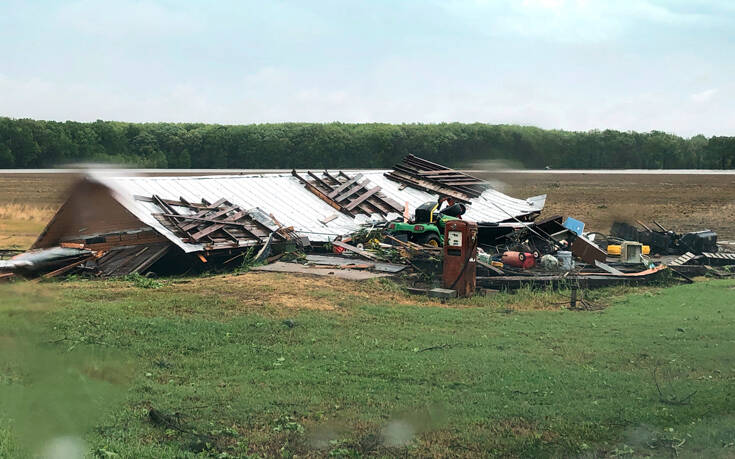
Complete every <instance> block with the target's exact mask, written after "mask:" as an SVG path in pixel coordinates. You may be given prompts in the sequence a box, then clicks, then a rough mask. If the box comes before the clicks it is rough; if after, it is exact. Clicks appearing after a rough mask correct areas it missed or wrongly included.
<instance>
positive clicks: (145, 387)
mask: <svg viewBox="0 0 735 459" xmlns="http://www.w3.org/2000/svg"><path fill="white" fill-rule="evenodd" d="M734 288H735V283H733V282H732V281H710V282H706V283H700V284H694V285H689V286H679V287H673V288H668V289H661V290H656V289H649V290H645V291H643V292H642V293H631V292H623V291H620V290H615V291H609V292H603V293H601V294H598V297H597V298H595V299H594V301H596V302H598V303H601V302H604V303H605V304H607V305H608V307H607V308H606V309H604V310H602V311H596V312H579V311H578V312H574V311H566V310H562V309H561V307H560V306H559V305H558V304H556V303H558V302H561V301H564V297H563V296H561V295H556V294H533V295H532V294H529V293H521V294H519V295H516V296H506V295H498V296H496V297H492V298H485V299H473V300H471V301H458V302H456V303H453V304H450V305H447V306H441V305H438V304H435V303H429V302H427V301H425V300H422V299H417V298H415V297H408V296H405V295H403V294H402V293H401V292H400V291H399V290H398V289H396V288H395V286H394V285H392V284H390V283H386V282H375V283H363V284H356V283H348V282H339V281H335V280H331V279H330V280H322V279H308V278H304V277H296V276H286V275H278V274H255V273H250V274H245V275H242V276H226V277H223V276H221V277H210V278H199V279H191V280H186V281H181V280H178V281H177V280H171V281H160V282H159V281H146V280H141V279H133V280H132V281H122V280H121V281H99V282H88V281H87V282H85V281H71V282H59V283H51V284H40V285H32V284H28V283H25V284H17V285H5V286H0V369H1V371H0V457H25V456H30V455H33V454H37V453H39V452H44V451H45V452H46V453H48V452H49V451H55V452H57V453H58V452H66V453H67V454H71V453H70V452H73V451H75V450H81V451H86V452H87V453H88V454H90V455H92V456H94V457H131V458H133V457H135V458H140V457H189V456H196V455H203V456H212V457H240V456H247V455H251V456H264V457H272V456H285V457H290V456H294V455H298V456H300V457H304V456H327V455H331V456H338V457H354V456H361V455H378V456H395V455H408V456H419V457H427V456H429V457H430V456H436V457H445V456H479V457H484V456H488V455H494V456H522V457H531V456H589V457H593V456H630V455H634V456H647V455H653V456H662V457H668V456H672V455H675V454H679V455H682V456H700V457H732V456H733V454H735V392H734V391H735V385H734V384H733V382H735V329H734V328H733V323H735V302H733V301H732V299H733V298H734V297H735V290H733V289H734ZM657 385H658V389H657ZM151 409H155V410H156V411H154V416H153V418H151V416H150V415H149V413H150V410H151Z"/></svg>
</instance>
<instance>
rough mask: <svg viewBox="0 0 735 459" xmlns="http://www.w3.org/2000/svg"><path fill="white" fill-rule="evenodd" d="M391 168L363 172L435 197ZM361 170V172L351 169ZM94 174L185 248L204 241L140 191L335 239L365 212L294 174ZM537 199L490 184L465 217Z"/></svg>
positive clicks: (401, 195)
mask: <svg viewBox="0 0 735 459" xmlns="http://www.w3.org/2000/svg"><path fill="white" fill-rule="evenodd" d="M385 172H387V171H376V170H368V171H362V172H359V173H362V174H363V176H364V177H365V178H366V179H368V180H370V182H372V183H373V184H374V185H378V186H380V187H381V191H382V192H383V193H384V194H385V195H386V196H387V197H389V198H391V199H393V200H395V201H397V202H398V203H400V204H401V205H404V204H405V203H406V202H408V207H409V209H412V210H413V209H414V208H416V207H417V206H419V205H421V204H423V203H424V202H427V201H435V200H436V199H437V195H435V194H431V193H427V192H424V191H421V190H417V189H414V188H411V187H405V188H404V189H399V188H400V187H401V186H402V185H401V184H400V183H398V182H394V181H392V180H389V179H388V178H386V177H385V176H384V175H383V174H384V173H385ZM353 173H358V172H357V171H355V172H351V174H353ZM90 177H91V179H93V180H95V181H98V182H100V183H102V184H103V185H106V186H108V187H109V188H110V189H111V190H112V191H113V195H114V197H115V198H116V199H117V200H118V201H119V202H120V203H121V204H122V205H123V206H124V207H125V208H127V209H128V210H129V211H130V212H131V213H133V214H134V215H135V216H137V217H138V218H139V219H140V220H141V221H142V222H144V223H145V224H147V225H149V226H151V227H153V228H154V229H156V230H157V231H159V232H160V233H161V234H163V235H164V236H165V237H167V238H168V239H170V240H171V241H172V242H173V243H175V244H176V245H178V246H179V247H181V248H182V249H183V250H184V251H186V252H194V251H199V250H202V249H203V246H202V244H189V243H185V242H182V241H181V240H180V239H179V238H178V237H176V236H175V235H174V234H173V233H172V232H171V231H169V230H167V229H166V228H165V227H164V226H163V225H161V223H159V222H158V220H156V218H155V217H153V215H152V214H153V213H156V212H160V209H158V207H157V206H155V205H154V204H152V203H148V202H145V201H138V200H136V199H134V196H135V195H140V196H152V195H154V194H155V195H158V196H160V197H161V198H164V199H176V200H178V199H179V198H181V197H183V198H184V199H186V200H188V201H191V202H201V200H202V199H206V200H207V201H209V202H215V201H217V200H218V199H220V198H225V199H227V200H229V201H230V202H232V203H233V204H236V205H238V206H240V207H242V208H245V209H251V208H254V207H259V208H261V209H263V210H264V211H266V212H268V213H270V214H272V215H273V216H274V217H275V218H276V220H278V221H279V222H280V223H281V224H283V225H285V226H293V227H294V229H295V231H296V232H297V233H299V234H302V235H304V236H307V237H308V238H309V239H310V240H312V241H315V242H326V241H330V240H333V239H334V238H335V237H336V236H339V235H343V234H348V233H351V232H354V231H357V230H358V229H359V228H360V226H361V225H360V223H364V222H365V220H367V219H365V218H364V217H358V218H351V217H349V216H347V215H345V214H343V213H341V212H338V211H337V210H335V209H334V208H333V207H331V206H330V205H329V204H327V203H326V202H324V201H322V200H321V199H320V198H319V197H317V196H315V195H314V194H313V193H311V192H310V191H309V190H307V189H306V187H304V185H303V184H302V183H301V182H300V181H299V180H298V179H297V178H296V177H293V176H292V175H291V174H260V175H224V176H202V177H142V176H124V177H112V176H109V175H90ZM539 210H540V208H539V207H538V200H536V201H531V200H529V201H526V200H522V199H515V198H511V197H510V196H506V195H504V194H503V193H500V192H498V191H495V190H492V189H489V190H487V191H485V192H484V193H483V194H482V195H481V196H480V197H479V198H476V199H473V200H472V203H471V205H470V206H469V208H468V211H467V214H466V218H467V219H468V220H473V221H478V222H497V221H501V220H506V219H508V218H510V217H511V216H513V217H516V216H520V215H524V214H528V213H531V212H536V211H539ZM330 215H337V218H336V219H334V220H332V221H330V222H329V223H327V224H326V225H325V224H323V223H321V222H320V221H319V220H323V219H325V218H326V217H328V216H330Z"/></svg>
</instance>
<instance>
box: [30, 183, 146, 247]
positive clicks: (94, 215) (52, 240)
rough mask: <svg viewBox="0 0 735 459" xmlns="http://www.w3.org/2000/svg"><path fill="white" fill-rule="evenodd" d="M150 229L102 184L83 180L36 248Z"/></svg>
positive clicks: (74, 189) (45, 231) (37, 242)
mask: <svg viewBox="0 0 735 459" xmlns="http://www.w3.org/2000/svg"><path fill="white" fill-rule="evenodd" d="M142 228H150V227H149V226H148V225H145V224H144V223H143V222H141V221H140V220H138V218H137V217H135V216H134V215H133V214H131V213H130V212H129V211H128V210H127V209H125V208H124V207H123V206H122V205H120V204H119V203H118V202H117V201H116V200H115V199H114V198H113V197H112V196H111V195H110V191H109V190H108V189H107V188H106V187H105V186H103V185H100V184H98V183H93V182H88V181H83V182H80V183H79V184H78V185H76V186H75V187H74V188H73V190H72V193H71V196H69V199H68V200H67V201H66V202H65V203H64V205H63V206H62V207H61V209H59V211H58V212H57V213H56V215H55V216H54V218H53V219H52V220H51V222H50V223H49V224H48V226H47V227H46V229H45V230H44V232H43V233H42V234H41V236H39V238H38V240H37V241H36V242H35V244H33V248H42V247H51V246H54V245H58V244H59V243H60V242H61V241H62V240H73V239H76V238H79V237H82V236H90V235H95V234H104V233H114V232H119V231H129V230H137V229H142Z"/></svg>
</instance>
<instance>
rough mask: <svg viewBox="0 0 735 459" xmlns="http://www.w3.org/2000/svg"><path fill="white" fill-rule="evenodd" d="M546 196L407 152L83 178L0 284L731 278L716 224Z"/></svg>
mask: <svg viewBox="0 0 735 459" xmlns="http://www.w3.org/2000/svg"><path fill="white" fill-rule="evenodd" d="M545 199H546V196H545V195H543V196H536V197H531V198H528V199H525V200H522V199H515V198H511V197H509V196H506V195H504V194H502V193H500V192H498V191H496V190H494V189H492V187H491V186H490V185H489V184H488V183H487V182H485V181H483V180H481V179H479V178H477V177H474V176H472V175H469V174H467V173H464V172H461V171H457V170H454V169H450V168H448V167H445V166H442V165H440V164H436V163H433V162H431V161H428V160H425V159H422V158H418V157H416V156H413V155H409V156H407V157H405V158H403V159H402V160H401V161H400V162H399V163H398V164H396V165H395V167H394V168H393V169H392V170H390V171H350V172H345V171H328V170H324V171H321V172H313V171H310V170H307V171H296V170H293V171H291V173H290V174H262V175H251V176H211V177H107V176H93V175H90V176H89V177H87V178H86V179H85V180H83V181H82V182H80V183H79V184H78V185H77V186H76V188H75V189H74V190H73V192H72V194H71V196H70V197H69V199H68V200H67V202H66V203H65V204H64V205H63V206H62V208H61V209H60V210H59V211H58V212H57V214H56V215H55V216H54V218H53V219H52V220H51V222H49V224H48V226H47V227H46V229H45V230H44V232H43V233H42V234H41V235H40V236H39V238H38V240H37V241H36V243H35V244H34V246H33V247H32V249H31V250H30V251H28V252H26V253H22V254H14V255H15V256H13V257H12V258H9V259H6V260H0V279H5V280H7V279H10V278H12V277H13V276H20V277H24V278H38V279H46V278H52V277H56V276H60V275H69V274H84V275H88V276H93V277H113V276H124V275H128V274H135V273H139V274H143V275H149V276H152V275H168V274H184V273H195V272H199V271H204V270H210V271H212V270H214V271H217V270H233V269H236V268H237V267H240V266H245V265H246V266H247V267H254V268H253V269H256V270H261V271H278V272H296V273H306V274H315V275H323V276H334V277H343V278H347V279H356V280H360V279H368V278H373V277H383V276H401V277H402V278H403V279H405V280H406V281H407V282H408V283H409V284H410V285H411V287H410V288H411V289H412V290H413V291H421V292H427V293H430V294H432V295H434V296H437V297H438V298H442V299H444V298H449V297H453V296H458V295H459V296H466V295H471V294H473V292H474V291H475V289H476V288H479V289H487V290H501V289H510V290H512V289H516V288H520V287H523V286H532V287H551V288H561V287H569V288H572V289H574V290H575V291H576V290H577V289H588V288H596V287H603V286H609V285H617V284H642V283H647V282H652V281H655V280H657V279H659V278H660V277H661V276H662V275H663V273H664V272H666V271H667V269H668V268H670V269H668V271H669V272H672V273H673V274H674V275H676V276H678V277H679V278H681V279H684V280H685V281H691V277H690V276H693V275H701V274H711V275H718V276H725V275H729V272H730V268H731V267H733V266H735V254H730V253H723V251H722V249H721V248H720V246H718V243H717V235H716V234H715V233H714V232H712V231H709V230H703V231H698V232H693V233H686V234H679V233H676V232H674V231H671V230H668V229H666V228H665V227H663V225H661V224H659V223H658V222H655V221H654V223H655V225H656V227H657V228H658V229H657V230H652V229H651V228H649V227H648V226H646V225H645V224H643V223H640V222H638V225H640V227H636V226H633V225H630V224H628V223H624V222H616V223H615V224H613V226H612V230H611V232H610V234H602V233H598V232H585V225H584V223H583V222H582V221H579V220H577V219H574V218H571V217H568V216H567V217H564V216H561V215H555V216H550V217H544V218H540V217H539V216H540V214H541V212H542V210H543V206H544V203H545Z"/></svg>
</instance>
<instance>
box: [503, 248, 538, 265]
mask: <svg viewBox="0 0 735 459" xmlns="http://www.w3.org/2000/svg"><path fill="white" fill-rule="evenodd" d="M500 260H501V261H502V262H503V264H506V265H508V266H512V267H514V268H521V269H530V268H533V267H534V266H536V258H535V257H534V256H533V254H532V253H530V252H510V251H509V252H504V253H503V256H502V257H501V258H500Z"/></svg>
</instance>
